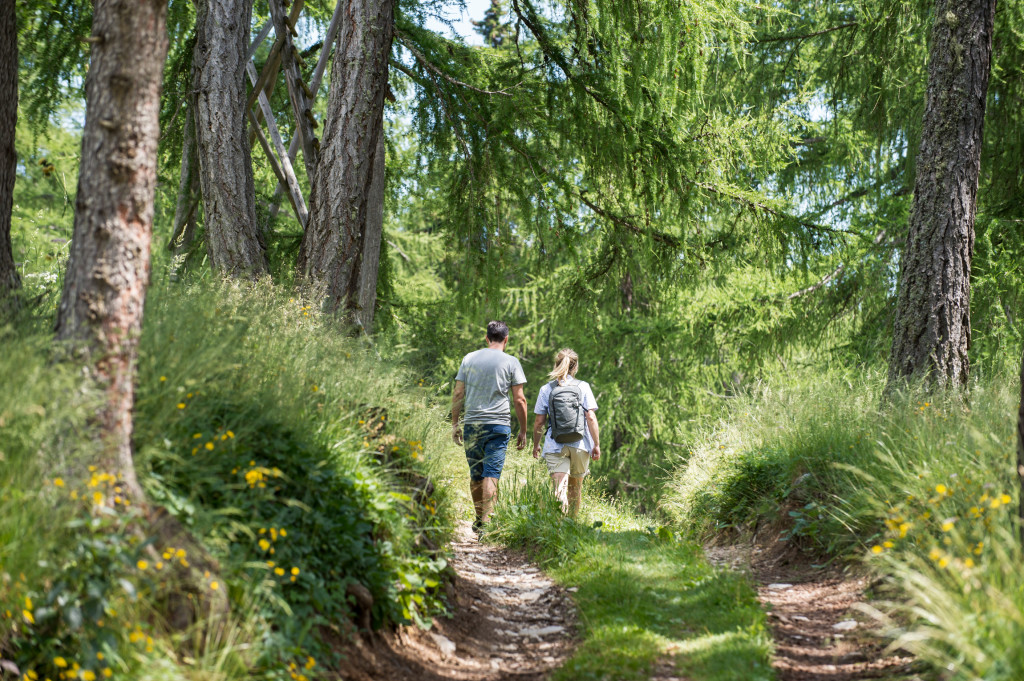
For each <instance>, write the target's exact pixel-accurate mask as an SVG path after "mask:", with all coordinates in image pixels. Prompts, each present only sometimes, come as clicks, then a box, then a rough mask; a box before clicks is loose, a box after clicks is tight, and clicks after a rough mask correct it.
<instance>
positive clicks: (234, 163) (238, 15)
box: [192, 0, 267, 277]
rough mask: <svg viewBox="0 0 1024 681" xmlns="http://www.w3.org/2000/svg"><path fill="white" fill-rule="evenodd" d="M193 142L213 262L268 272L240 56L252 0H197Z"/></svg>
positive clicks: (243, 272)
mask: <svg viewBox="0 0 1024 681" xmlns="http://www.w3.org/2000/svg"><path fill="white" fill-rule="evenodd" d="M195 4H196V47H195V55H194V57H193V66H192V68H193V76H192V82H193V87H194V88H195V117H196V120H195V125H196V142H197V146H198V154H199V176H200V184H201V186H202V194H203V221H204V225H205V227H206V247H207V252H208V253H209V256H210V264H211V265H212V266H213V267H214V269H218V270H221V271H223V272H225V273H227V274H230V275H232V276H249V277H258V276H260V275H262V274H265V273H266V272H267V260H266V246H265V245H264V243H263V239H262V236H261V235H260V231H259V226H258V224H257V222H256V190H255V186H254V183H253V172H252V156H251V154H250V149H249V144H248V138H247V134H246V120H245V111H246V108H245V102H246V93H245V64H246V59H245V55H246V51H247V49H248V47H249V24H250V21H251V18H252V0H195Z"/></svg>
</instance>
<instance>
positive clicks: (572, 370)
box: [548, 348, 580, 383]
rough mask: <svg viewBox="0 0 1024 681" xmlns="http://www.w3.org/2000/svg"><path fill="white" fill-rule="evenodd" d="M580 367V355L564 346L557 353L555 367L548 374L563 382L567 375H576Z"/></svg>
mask: <svg viewBox="0 0 1024 681" xmlns="http://www.w3.org/2000/svg"><path fill="white" fill-rule="evenodd" d="M579 368H580V358H579V356H578V355H577V354H576V353H575V352H573V351H572V350H570V349H569V348H562V349H561V350H559V351H558V353H557V354H556V355H555V368H554V369H552V370H551V373H550V374H548V378H550V379H551V380H553V381H558V382H559V383H562V382H563V381H565V379H566V378H567V377H569V376H576V371H577V370H578V369H579Z"/></svg>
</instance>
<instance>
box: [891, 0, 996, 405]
mask: <svg viewBox="0 0 1024 681" xmlns="http://www.w3.org/2000/svg"><path fill="white" fill-rule="evenodd" d="M994 22H995V0H972V1H971V2H968V3H955V2H950V1H949V0H938V2H936V6H935V23H934V25H933V27H932V42H931V54H930V59H929V65H928V95H927V102H926V104H925V112H924V124H923V126H922V131H921V146H920V151H919V152H918V157H917V180H916V183H915V185H914V204H913V208H912V210H911V215H910V231H909V233H908V234H907V243H906V247H905V248H904V251H903V258H902V266H901V275H900V288H899V297H898V301H897V307H896V319H895V330H894V333H893V343H892V354H891V356H890V359H889V385H890V387H893V386H894V385H896V384H897V383H898V382H899V381H900V380H902V379H907V378H919V379H924V380H926V381H928V382H933V383H935V384H937V385H939V386H943V385H947V384H948V385H953V386H961V385H964V384H965V383H966V382H967V375H968V367H969V358H968V349H969V348H970V344H971V317H970V313H971V310H970V276H971V256H972V254H973V250H974V216H975V211H976V207H977V192H978V174H979V171H980V166H981V148H982V131H983V129H984V123H985V101H986V97H987V92H988V80H989V69H990V64H991V57H992V31H993V25H994Z"/></svg>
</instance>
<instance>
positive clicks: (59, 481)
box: [53, 478, 64, 487]
mask: <svg viewBox="0 0 1024 681" xmlns="http://www.w3.org/2000/svg"><path fill="white" fill-rule="evenodd" d="M53 485H54V487H63V486H64V480H63V479H62V478H54V479H53Z"/></svg>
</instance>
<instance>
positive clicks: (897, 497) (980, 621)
mask: <svg viewBox="0 0 1024 681" xmlns="http://www.w3.org/2000/svg"><path fill="white" fill-rule="evenodd" d="M793 378H794V377H792V376H790V377H789V379H788V380H787V384H786V385H784V386H780V385H776V384H773V383H769V384H766V385H763V386H760V388H759V390H758V391H757V392H752V393H751V394H748V395H744V396H741V397H740V398H737V399H736V400H735V401H734V403H733V405H732V408H731V409H730V412H729V414H728V415H727V416H725V417H723V419H722V420H721V422H720V423H719V424H717V425H716V426H715V427H713V428H710V429H709V430H708V431H707V432H706V433H704V434H703V435H702V436H700V437H698V438H695V439H694V440H693V441H692V442H691V447H690V451H689V453H688V455H687V457H686V458H685V459H682V460H681V461H680V462H679V469H678V472H677V473H676V475H675V476H674V477H673V480H672V482H671V483H670V484H669V490H668V494H667V496H666V499H665V502H664V507H665V510H666V511H667V512H668V513H669V514H670V515H672V516H673V518H674V519H675V520H676V521H677V522H678V523H679V524H681V525H683V526H686V527H693V528H695V529H696V531H697V533H698V534H703V533H709V532H714V531H720V530H722V529H723V528H727V527H735V528H749V527H751V526H754V525H757V526H760V527H763V526H765V525H767V526H768V527H770V528H772V530H773V531H774V532H777V531H779V530H782V531H783V532H785V535H786V537H787V538H788V539H789V540H791V541H794V542H797V543H798V544H799V545H800V546H802V547H804V548H807V549H810V550H811V551H812V552H814V553H817V554H825V555H829V556H836V555H841V556H844V557H847V558H850V557H855V556H862V557H864V559H865V561H866V562H867V563H868V565H869V566H870V567H871V568H872V569H874V570H876V571H877V572H879V573H881V574H882V575H886V576H888V577H889V578H890V586H891V588H890V589H889V590H887V591H885V592H884V593H885V594H886V595H888V596H889V597H892V598H895V599H897V600H896V601H895V602H882V603H879V604H878V607H879V608H880V609H881V612H878V613H876V614H877V615H878V616H879V617H880V618H881V619H882V620H884V621H886V622H887V623H888V625H889V627H890V630H891V635H892V636H893V637H894V638H895V639H896V641H897V643H898V644H899V645H901V646H904V647H906V648H907V649H909V650H912V651H913V652H915V653H917V654H919V655H921V656H922V658H923V659H925V660H927V661H929V662H931V663H934V664H935V665H936V667H939V668H942V669H946V670H948V672H949V673H951V676H950V678H953V679H965V680H966V679H978V678H985V679H999V680H1006V681H1009V679H1015V678H1019V677H1020V674H1021V673H1022V669H1024V668H1022V667H1021V661H1020V660H1019V659H1018V658H1019V656H1017V655H1015V654H1014V653H1013V652H1012V646H1011V647H1010V648H1006V647H1004V646H1005V645H1007V642H1008V641H1010V640H1013V638H1014V637H1016V636H1019V635H1020V630H1021V625H1020V607H1021V603H1020V599H1019V594H1020V590H1021V579H1020V575H1019V570H1017V569H1016V567H1015V566H1017V565H1019V561H1020V546H1019V543H1018V538H1017V537H1018V535H1017V532H1018V522H1019V521H1018V519H1017V517H1016V511H1017V496H1018V493H1017V479H1016V475H1015V474H1014V470H1015V468H1014V466H1015V444H1016V439H1015V429H1014V423H1013V421H1012V419H1011V418H1009V416H1008V415H1011V414H1014V413H1015V412H1016V407H1017V402H1018V399H1019V383H1018V381H1017V377H1016V376H1013V375H1006V374H996V375H995V376H991V377H989V378H987V379H985V380H984V381H977V382H974V383H973V384H972V386H971V388H970V390H969V392H968V393H967V394H966V395H953V394H951V395H935V394H932V395H924V394H916V393H909V394H905V395H899V396H896V397H895V398H894V399H893V400H891V401H890V402H887V403H885V404H884V406H882V403H881V401H880V399H881V391H882V388H883V386H884V383H885V377H884V376H882V375H872V374H868V375H866V376H856V377H853V376H850V377H844V375H842V374H839V373H835V372H834V373H832V374H830V375H826V376H824V377H822V376H812V375H809V374H808V375H803V376H801V377H799V378H798V379H797V380H795V381H794V380H793ZM1008 651H1009V652H1008Z"/></svg>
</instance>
